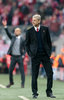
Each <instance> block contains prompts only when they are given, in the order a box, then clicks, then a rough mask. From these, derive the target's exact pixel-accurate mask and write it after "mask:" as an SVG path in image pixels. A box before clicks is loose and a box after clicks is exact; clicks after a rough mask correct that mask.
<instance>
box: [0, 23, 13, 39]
mask: <svg viewBox="0 0 64 100" xmlns="http://www.w3.org/2000/svg"><path fill="white" fill-rule="evenodd" d="M2 24H3V26H4V29H5V31H6V33H7V35H8V37H9V38H10V39H12V36H13V35H12V34H11V33H10V32H9V31H8V28H7V22H6V21H2Z"/></svg>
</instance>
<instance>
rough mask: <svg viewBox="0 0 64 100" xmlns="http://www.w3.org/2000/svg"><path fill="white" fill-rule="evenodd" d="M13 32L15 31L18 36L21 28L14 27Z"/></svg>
mask: <svg viewBox="0 0 64 100" xmlns="http://www.w3.org/2000/svg"><path fill="white" fill-rule="evenodd" d="M14 33H15V35H16V36H19V35H20V34H21V29H20V28H15V30H14Z"/></svg>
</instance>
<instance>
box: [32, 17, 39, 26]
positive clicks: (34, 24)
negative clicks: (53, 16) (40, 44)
mask: <svg viewBox="0 0 64 100" xmlns="http://www.w3.org/2000/svg"><path fill="white" fill-rule="evenodd" d="M32 24H33V26H35V27H37V26H38V25H39V24H40V20H38V19H37V18H35V17H33V18H32Z"/></svg>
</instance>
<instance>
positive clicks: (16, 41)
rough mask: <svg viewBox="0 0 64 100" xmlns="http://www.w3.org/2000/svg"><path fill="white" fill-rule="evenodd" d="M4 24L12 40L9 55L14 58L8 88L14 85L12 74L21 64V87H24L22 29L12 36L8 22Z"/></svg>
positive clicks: (16, 30)
mask: <svg viewBox="0 0 64 100" xmlns="http://www.w3.org/2000/svg"><path fill="white" fill-rule="evenodd" d="M2 24H3V26H4V29H5V31H6V33H7V35H8V37H9V38H10V39H11V45H10V48H9V50H8V54H9V55H11V56H12V57H11V64H10V68H9V80H10V83H9V84H8V85H7V88H10V87H11V85H13V84H14V82H13V74H12V72H13V70H14V67H15V65H16V63H18V64H19V69H20V73H21V80H22V82H21V87H24V83H25V74H24V66H23V59H22V55H23V53H24V40H23V38H22V35H21V29H20V28H16V29H15V31H14V34H13V33H12V34H11V33H9V31H8V28H7V22H6V20H4V21H2Z"/></svg>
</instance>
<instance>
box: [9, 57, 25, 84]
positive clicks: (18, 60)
mask: <svg viewBox="0 0 64 100" xmlns="http://www.w3.org/2000/svg"><path fill="white" fill-rule="evenodd" d="M16 63H18V65H19V69H20V73H21V84H22V85H24V82H25V74H24V66H23V60H22V56H12V57H11V64H10V68H9V80H10V83H13V73H12V72H13V70H14V68H15V65H16Z"/></svg>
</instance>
